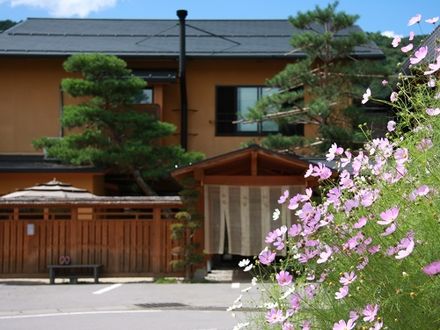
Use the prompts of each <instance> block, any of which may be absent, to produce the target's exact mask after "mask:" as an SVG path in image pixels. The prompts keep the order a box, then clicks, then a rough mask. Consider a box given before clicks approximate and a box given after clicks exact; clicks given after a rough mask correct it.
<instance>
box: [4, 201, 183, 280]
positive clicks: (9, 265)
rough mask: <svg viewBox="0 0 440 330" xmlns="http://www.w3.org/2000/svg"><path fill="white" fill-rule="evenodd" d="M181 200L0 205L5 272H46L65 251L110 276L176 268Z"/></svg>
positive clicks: (169, 272)
mask: <svg viewBox="0 0 440 330" xmlns="http://www.w3.org/2000/svg"><path fill="white" fill-rule="evenodd" d="M176 206H178V205H176V204H173V205H169V206H164V205H161V206H153V207H145V206H140V205H137V206H135V207H134V206H133V205H129V206H124V205H118V206H117V207H112V206H108V205H107V206H99V207H97V206H96V205H81V206H63V207H60V206H56V207H54V206H44V207H43V206H42V207H36V206H35V205H33V206H32V207H30V206H29V205H28V206H24V205H20V206H15V207H10V206H8V207H6V206H4V205H0V276H40V275H42V274H47V265H49V264H58V263H59V258H60V257H61V256H70V258H71V261H72V263H75V264H103V265H104V275H107V276H108V275H111V276H120V275H124V276H136V275H164V274H172V273H173V270H172V268H171V267H170V261H171V260H172V259H173V258H175V257H173V255H172V253H171V250H172V249H173V248H174V247H175V246H176V245H177V244H176V243H175V242H173V241H172V240H171V237H170V235H171V230H170V226H171V225H172V224H173V223H175V222H176V220H175V219H174V215H175V212H176V211H177V210H178V208H176ZM174 274H175V273H174Z"/></svg>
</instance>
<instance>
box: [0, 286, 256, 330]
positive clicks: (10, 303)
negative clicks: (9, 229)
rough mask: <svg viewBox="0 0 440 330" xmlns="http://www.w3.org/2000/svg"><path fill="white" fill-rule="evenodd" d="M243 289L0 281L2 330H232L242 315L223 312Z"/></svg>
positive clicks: (0, 326) (232, 287) (0, 324)
mask: <svg viewBox="0 0 440 330" xmlns="http://www.w3.org/2000/svg"><path fill="white" fill-rule="evenodd" d="M246 287H248V285H247V284H245V283H232V284H231V283H223V284H154V283H146V282H140V283H139V282H138V283H129V282H128V283H127V282H123V281H122V282H119V283H103V284H91V283H80V284H57V285H49V284H46V283H45V282H39V281H1V280H0V296H1V297H2V299H1V300H0V329H14V330H17V329H45V330H47V329H63V330H71V329H72V330H73V329H151V330H156V329H158V330H159V329H160V330H167V329H176V328H178V329H179V330H202V329H204V330H208V329H209V330H223V329H232V328H233V326H234V325H235V324H236V323H237V322H241V321H243V318H244V315H243V313H241V312H239V313H236V315H235V318H234V317H233V316H232V313H231V312H227V311H226V309H227V308H228V307H229V306H231V305H232V303H233V302H234V300H236V298H237V297H238V296H239V295H240V294H242V292H241V291H242V290H243V289H245V288H246ZM250 297H252V295H251V296H250ZM256 297H257V292H255V298H256ZM252 299H254V298H252Z"/></svg>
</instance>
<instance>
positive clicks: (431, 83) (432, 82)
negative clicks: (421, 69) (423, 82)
mask: <svg viewBox="0 0 440 330" xmlns="http://www.w3.org/2000/svg"><path fill="white" fill-rule="evenodd" d="M427 85H428V87H430V88H434V87H435V79H433V78H431V79H429V81H428V83H427Z"/></svg>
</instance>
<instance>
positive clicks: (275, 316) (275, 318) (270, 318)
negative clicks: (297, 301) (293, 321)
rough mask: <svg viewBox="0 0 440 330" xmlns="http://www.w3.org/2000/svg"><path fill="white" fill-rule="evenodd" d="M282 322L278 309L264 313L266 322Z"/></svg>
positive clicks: (280, 311)
mask: <svg viewBox="0 0 440 330" xmlns="http://www.w3.org/2000/svg"><path fill="white" fill-rule="evenodd" d="M283 320H284V316H283V311H282V310H280V309H276V308H272V309H271V310H270V311H269V312H267V313H266V321H267V322H269V323H270V324H275V323H281V322H283Z"/></svg>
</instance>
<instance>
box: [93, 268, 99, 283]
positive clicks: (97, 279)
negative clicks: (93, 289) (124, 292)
mask: <svg viewBox="0 0 440 330" xmlns="http://www.w3.org/2000/svg"><path fill="white" fill-rule="evenodd" d="M93 278H94V279H95V283H99V270H98V267H95V268H93Z"/></svg>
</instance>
